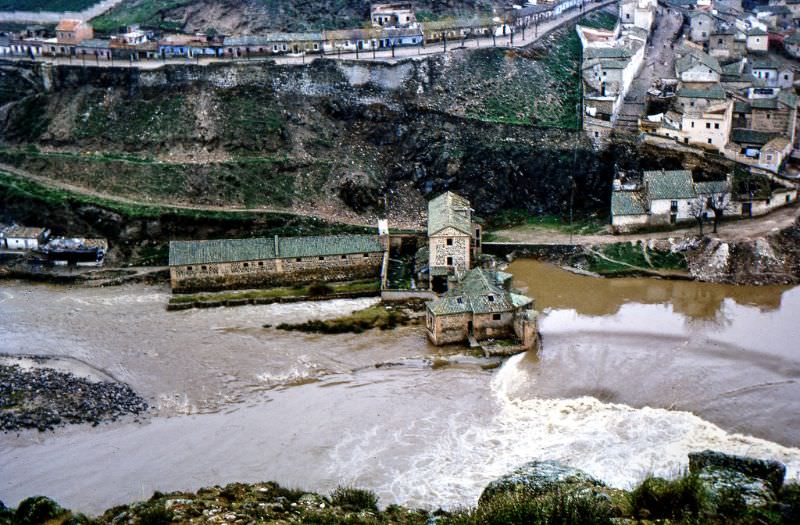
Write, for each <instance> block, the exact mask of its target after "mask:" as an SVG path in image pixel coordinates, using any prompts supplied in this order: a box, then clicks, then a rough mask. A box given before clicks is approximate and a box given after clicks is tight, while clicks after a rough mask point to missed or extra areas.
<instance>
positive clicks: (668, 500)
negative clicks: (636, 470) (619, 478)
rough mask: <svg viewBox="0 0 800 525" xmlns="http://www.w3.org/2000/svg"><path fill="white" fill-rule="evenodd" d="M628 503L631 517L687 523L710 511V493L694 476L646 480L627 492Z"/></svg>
mask: <svg viewBox="0 0 800 525" xmlns="http://www.w3.org/2000/svg"><path fill="white" fill-rule="evenodd" d="M629 500H630V506H631V509H632V511H633V515H634V516H635V517H637V518H640V519H649V520H655V519H668V520H682V521H681V523H689V522H690V521H689V520H698V519H699V518H702V517H705V516H706V515H707V514H709V513H710V511H711V503H710V498H709V494H708V493H707V491H706V489H705V488H704V487H703V484H702V483H701V482H700V479H699V478H698V477H697V476H696V475H694V474H684V475H682V476H680V477H678V478H676V479H671V480H667V479H664V478H658V477H652V476H651V477H648V478H646V479H645V480H644V481H643V482H642V483H641V484H640V485H639V486H638V487H636V488H635V489H634V490H633V491H632V492H631V493H630V495H629ZM700 523H702V522H700Z"/></svg>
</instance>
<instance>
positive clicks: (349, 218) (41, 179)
mask: <svg viewBox="0 0 800 525" xmlns="http://www.w3.org/2000/svg"><path fill="white" fill-rule="evenodd" d="M0 172H5V173H8V174H10V175H12V176H15V177H18V178H21V179H27V180H30V181H33V182H36V183H37V184H40V185H42V186H45V187H49V188H55V189H59V190H63V191H67V192H70V193H75V194H78V195H84V196H87V197H94V198H98V199H103V200H107V201H110V202H115V203H119V204H127V205H132V206H146V207H153V208H156V207H157V208H163V209H165V210H167V211H169V210H187V211H197V212H224V213H233V214H271V213H272V214H275V213H278V214H286V215H296V216H301V217H313V218H318V219H323V220H326V221H330V222H338V223H341V224H349V225H352V226H366V227H373V226H375V225H376V224H377V223H376V222H375V221H369V220H368V219H365V218H363V217H359V216H358V215H356V214H355V213H353V214H346V213H331V212H326V211H324V210H322V209H319V208H315V209H314V210H302V209H296V208H280V207H270V206H262V207H259V208H240V207H229V206H211V205H203V204H181V203H176V202H174V201H172V202H164V201H159V200H155V199H150V198H146V199H144V200H136V199H131V198H128V197H121V196H119V195H113V194H110V193H103V192H100V191H95V190H91V189H89V188H86V187H83V186H76V185H74V184H70V183H68V182H63V181H57V180H53V179H51V178H49V177H45V176H42V175H35V174H33V173H31V172H29V171H26V170H21V169H19V168H16V167H14V166H9V165H7V164H2V163H0Z"/></svg>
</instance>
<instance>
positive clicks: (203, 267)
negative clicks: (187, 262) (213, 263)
mask: <svg viewBox="0 0 800 525" xmlns="http://www.w3.org/2000/svg"><path fill="white" fill-rule="evenodd" d="M200 269H201V270H208V266H201V267H200Z"/></svg>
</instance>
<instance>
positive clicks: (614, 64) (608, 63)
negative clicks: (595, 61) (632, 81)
mask: <svg viewBox="0 0 800 525" xmlns="http://www.w3.org/2000/svg"><path fill="white" fill-rule="evenodd" d="M600 65H601V66H602V67H603V69H625V67H627V65H628V62H625V61H624V60H601V61H600Z"/></svg>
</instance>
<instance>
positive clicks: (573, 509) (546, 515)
mask: <svg viewBox="0 0 800 525" xmlns="http://www.w3.org/2000/svg"><path fill="white" fill-rule="evenodd" d="M444 523H448V524H453V525H516V524H520V525H522V524H525V525H571V524H577V523H580V524H581V525H610V524H611V523H612V522H611V508H610V506H609V504H608V502H607V501H605V500H603V499H601V498H599V497H595V496H590V495H585V496H584V495H581V494H576V493H574V492H562V491H556V492H552V493H548V494H546V495H543V496H539V497H531V496H530V495H528V494H525V493H524V492H515V493H503V494H498V495H497V496H495V497H493V498H491V499H489V500H488V501H486V502H484V503H483V504H481V505H480V506H478V508H477V509H473V510H471V511H459V512H456V513H454V514H452V515H451V516H450V517H449V518H448V519H446V520H444Z"/></svg>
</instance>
